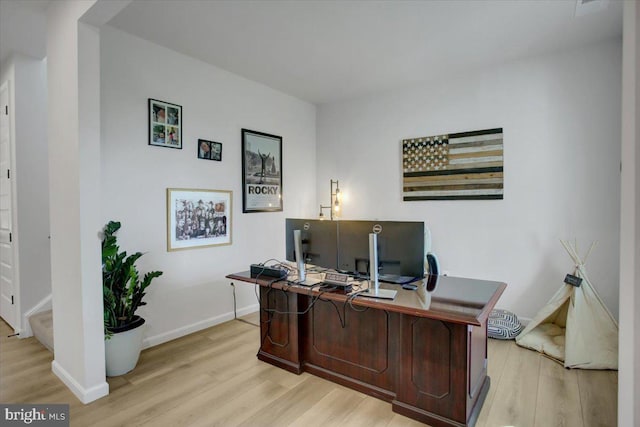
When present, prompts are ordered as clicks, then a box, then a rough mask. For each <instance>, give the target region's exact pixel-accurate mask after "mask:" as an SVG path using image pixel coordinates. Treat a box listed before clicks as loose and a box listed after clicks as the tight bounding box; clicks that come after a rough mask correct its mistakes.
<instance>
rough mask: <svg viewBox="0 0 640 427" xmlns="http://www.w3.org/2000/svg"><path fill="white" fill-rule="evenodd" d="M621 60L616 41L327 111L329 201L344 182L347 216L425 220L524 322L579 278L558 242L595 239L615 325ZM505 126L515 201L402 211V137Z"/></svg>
mask: <svg viewBox="0 0 640 427" xmlns="http://www.w3.org/2000/svg"><path fill="white" fill-rule="evenodd" d="M620 64H621V42H620V40H615V41H611V42H608V43H602V44H599V45H595V46H592V47H588V48H583V49H580V50H573V51H570V52H562V53H559V54H556V55H551V56H545V57H540V58H531V59H527V60H522V61H518V62H514V63H509V64H504V65H500V64H496V65H495V66H493V67H491V68H488V69H485V70H475V71H467V72H463V71H459V70H452V76H451V77H450V78H449V79H447V80H445V81H437V82H433V83H431V84H425V85H422V86H416V87H410V88H406V89H403V90H396V91H391V92H388V93H385V94H380V95H376V96H370V97H366V98H363V99H358V100H352V101H346V102H341V103H335V104H329V105H323V106H321V107H319V111H318V123H317V127H318V142H317V150H318V154H317V155H318V182H317V187H316V188H317V191H318V201H319V202H326V200H328V197H329V195H328V191H326V187H327V186H326V183H327V182H328V181H329V179H339V180H340V187H341V188H343V189H344V190H346V191H347V192H348V193H349V201H348V203H346V204H345V205H344V207H343V209H344V213H343V218H345V219H372V218H378V219H397V220H400V219H402V220H424V221H425V222H426V224H427V225H428V227H429V228H430V229H431V233H432V237H433V246H432V248H433V251H434V252H436V253H437V254H438V255H439V259H440V262H441V268H442V269H443V270H447V271H449V273H450V274H451V275H455V276H463V277H476V278H483V279H492V280H499V281H504V282H506V283H507V284H508V287H507V289H506V291H505V293H504V294H503V296H502V298H501V299H500V301H499V302H498V306H500V307H503V308H507V309H511V310H513V311H515V312H516V313H517V314H518V315H520V316H522V317H524V318H531V317H532V316H534V315H535V313H536V312H537V311H538V310H539V309H540V308H541V307H542V305H543V304H544V303H545V302H546V301H547V300H548V299H549V298H550V297H551V296H552V295H553V293H554V292H555V291H556V290H557V289H558V287H559V286H560V285H561V283H562V279H563V278H564V275H565V273H568V272H569V271H570V270H571V268H572V264H571V261H570V258H569V256H568V255H567V254H566V253H565V252H564V249H563V248H562V246H561V245H560V243H559V242H558V239H560V238H563V239H569V238H570V239H573V238H574V237H576V238H577V239H578V243H579V246H580V247H581V248H582V249H583V250H584V249H586V247H587V244H589V243H590V242H591V241H592V240H597V241H599V245H598V247H597V248H596V250H595V253H594V254H593V255H592V256H591V258H590V260H589V263H588V271H589V272H590V277H591V279H592V282H593V284H594V285H595V287H596V288H597V290H598V292H599V293H600V295H601V296H602V297H603V299H604V301H605V302H606V304H607V306H608V307H609V308H610V309H611V311H612V312H613V314H614V315H615V316H617V313H618V277H619V272H618V260H619V255H618V254H619V212H620V207H619V202H620V186H619V173H620V172H619V168H620V146H619V144H618V141H619V140H620V87H621V80H620V79H621V78H620V73H621V65H620ZM398 66H400V65H398ZM495 127H502V128H503V129H504V157H505V160H504V170H505V179H504V185H505V187H504V188H505V195H504V200H501V201H500V200H499V201H491V200H489V201H423V202H403V201H402V196H401V189H402V175H401V170H400V165H401V162H400V144H401V140H402V139H404V138H409V137H420V136H429V135H438V134H443V133H450V132H462V131H471V130H479V129H487V128H495ZM325 193H327V194H325Z"/></svg>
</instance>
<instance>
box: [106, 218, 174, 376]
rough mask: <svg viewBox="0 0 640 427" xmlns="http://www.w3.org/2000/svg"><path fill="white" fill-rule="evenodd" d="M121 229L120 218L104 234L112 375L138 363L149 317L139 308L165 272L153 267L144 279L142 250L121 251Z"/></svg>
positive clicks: (108, 351)
mask: <svg viewBox="0 0 640 427" xmlns="http://www.w3.org/2000/svg"><path fill="white" fill-rule="evenodd" d="M119 229H120V223H119V222H116V221H110V222H109V223H108V224H107V225H106V226H105V228H104V232H103V233H104V234H103V238H102V293H103V298H104V335H105V358H106V365H107V366H106V367H107V376H110V377H112V376H117V375H123V374H126V373H127V372H129V371H131V370H132V369H133V368H135V366H136V363H138V358H139V357H140V350H141V349H142V336H143V332H144V328H142V325H144V322H145V320H144V319H143V318H142V317H140V316H136V315H135V312H136V310H137V309H138V307H140V306H142V305H145V304H146V302H144V301H142V298H143V297H144V295H145V290H146V289H147V287H148V286H149V285H150V284H151V281H152V280H153V279H154V278H156V277H158V276H160V275H162V272H161V271H152V272H149V273H147V274H145V275H144V278H143V279H142V281H141V280H140V273H138V269H137V268H136V266H135V262H136V261H137V260H138V258H140V257H141V256H142V253H141V252H136V253H134V254H132V255H129V256H127V253H126V252H119V250H120V248H119V247H118V244H117V239H116V236H115V233H116V232H117V231H118V230H119Z"/></svg>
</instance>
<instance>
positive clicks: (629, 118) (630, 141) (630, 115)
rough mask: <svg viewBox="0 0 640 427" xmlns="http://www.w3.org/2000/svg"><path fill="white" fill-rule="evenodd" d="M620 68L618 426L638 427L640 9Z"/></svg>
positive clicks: (629, 26) (630, 11)
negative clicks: (620, 159) (620, 164)
mask: <svg viewBox="0 0 640 427" xmlns="http://www.w3.org/2000/svg"><path fill="white" fill-rule="evenodd" d="M622 55H623V63H622V64H623V65H622V179H621V220H620V228H621V233H620V254H621V256H620V354H619V367H620V374H619V375H618V425H620V426H636V427H637V426H640V408H639V407H638V404H637V402H638V396H640V328H639V327H638V326H637V325H638V320H639V318H640V314H639V313H638V310H639V309H640V290H639V289H638V284H639V283H640V224H639V220H640V196H639V194H638V191H639V189H640V147H639V146H638V141H640V126H639V124H638V117H639V113H640V7H638V3H637V2H625V6H624V35H623V54H622Z"/></svg>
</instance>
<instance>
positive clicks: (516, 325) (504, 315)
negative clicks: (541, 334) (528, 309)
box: [487, 310, 522, 340]
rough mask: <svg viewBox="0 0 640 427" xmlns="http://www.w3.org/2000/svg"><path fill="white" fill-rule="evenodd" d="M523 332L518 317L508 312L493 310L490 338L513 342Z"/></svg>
mask: <svg viewBox="0 0 640 427" xmlns="http://www.w3.org/2000/svg"><path fill="white" fill-rule="evenodd" d="M521 331H522V324H521V323H520V321H519V320H518V316H516V315H515V314H513V313H512V312H510V311H507V310H491V313H490V314H489V324H488V325H487V333H488V335H489V338H497V339H499V340H512V339H514V338H515V337H517V336H518V334H519V333H520V332H521Z"/></svg>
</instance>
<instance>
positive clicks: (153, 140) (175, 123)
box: [148, 98, 182, 150]
mask: <svg viewBox="0 0 640 427" xmlns="http://www.w3.org/2000/svg"><path fill="white" fill-rule="evenodd" d="M148 109H149V145H155V146H156V147H167V148H177V149H179V150H181V149H182V106H181V105H177V104H172V103H170V102H165V101H160V100H157V99H152V98H149V104H148Z"/></svg>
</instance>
